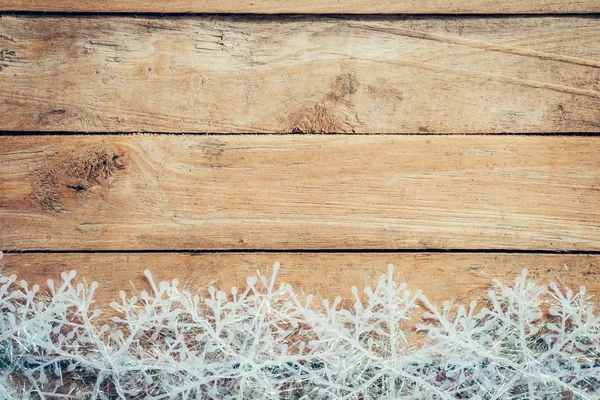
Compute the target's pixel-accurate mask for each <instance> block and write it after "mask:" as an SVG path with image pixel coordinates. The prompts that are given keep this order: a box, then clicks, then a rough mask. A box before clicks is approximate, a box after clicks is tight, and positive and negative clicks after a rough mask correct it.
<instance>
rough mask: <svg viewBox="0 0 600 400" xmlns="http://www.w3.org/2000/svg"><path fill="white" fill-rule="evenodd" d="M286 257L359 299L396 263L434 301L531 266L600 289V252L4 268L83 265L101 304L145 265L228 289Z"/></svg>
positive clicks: (37, 259)
mask: <svg viewBox="0 0 600 400" xmlns="http://www.w3.org/2000/svg"><path fill="white" fill-rule="evenodd" d="M276 261H278V262H281V270H280V273H279V275H278V276H279V279H278V281H279V282H281V283H284V282H285V283H291V284H292V285H293V286H294V287H295V288H296V289H300V288H304V289H306V292H305V293H307V294H308V293H313V294H316V295H319V296H321V297H323V298H333V297H335V296H342V297H345V298H351V297H352V294H351V292H350V287H351V286H353V285H354V286H357V287H359V288H361V289H362V288H364V286H365V285H366V284H374V283H376V282H377V279H378V278H379V276H380V275H381V274H382V273H386V272H387V265H388V264H389V263H393V264H394V265H395V272H396V273H397V275H398V280H399V281H406V282H407V283H408V285H409V288H411V289H413V290H416V289H422V290H423V291H424V293H425V294H426V295H427V297H428V298H429V299H430V300H432V301H433V302H434V303H438V304H439V303H441V302H443V301H444V300H458V301H466V302H469V301H470V300H471V299H472V298H473V297H476V296H478V295H481V294H483V293H484V292H485V288H486V286H488V285H491V284H492V282H493V280H494V279H496V280H498V281H500V282H512V281H513V280H514V278H515V277H516V276H517V275H519V274H520V273H521V271H522V270H523V268H527V269H528V270H529V271H530V275H531V276H532V277H534V278H536V279H538V281H539V283H548V282H549V281H550V280H552V281H554V282H556V283H558V284H561V283H562V284H564V285H567V286H569V287H570V288H572V289H575V290H577V289H579V286H581V285H585V286H587V287H588V289H589V290H590V292H591V293H592V294H593V295H596V296H597V295H598V294H600V274H598V270H599V268H600V256H595V255H541V254H488V253H472V254H459V253H447V254H441V253H417V254H407V253H389V254H381V253H379V254H377V253H371V254H366V253H355V254H339V253H319V254H316V253H302V254H299V253H269V254H267V253H220V254H219V253H208V254H198V255H191V254H165V253H157V254H135V253H132V254H18V253H14V254H6V255H5V257H4V260H2V261H0V262H3V263H4V264H5V265H4V267H3V268H2V274H4V275H10V274H17V276H18V277H19V278H21V279H26V280H27V281H29V282H30V283H38V284H42V285H43V284H45V282H46V281H47V280H48V279H60V273H61V272H62V271H70V270H73V269H74V270H76V271H77V272H78V274H79V277H80V278H81V279H82V280H85V281H87V282H88V283H90V282H91V281H97V282H98V283H100V288H99V290H98V297H97V300H98V303H99V304H101V305H105V306H106V305H108V304H109V303H110V302H111V301H113V300H116V299H117V298H118V294H119V291H120V290H126V291H128V292H129V293H137V292H139V291H141V290H143V289H146V288H147V287H148V285H147V282H146V281H145V278H144V270H145V269H149V270H150V271H151V272H152V274H153V276H154V278H156V279H158V280H169V281H170V280H172V279H175V278H177V279H178V280H179V282H181V285H182V286H184V287H186V288H187V289H189V290H197V289H204V290H205V289H206V288H207V287H208V285H211V284H214V285H215V286H216V287H219V288H221V289H223V290H229V289H230V288H231V286H234V285H235V286H238V287H243V286H244V285H245V281H246V277H248V276H254V275H255V274H256V273H257V271H259V272H260V273H261V274H263V275H265V276H270V274H269V271H272V266H273V263H274V262H276Z"/></svg>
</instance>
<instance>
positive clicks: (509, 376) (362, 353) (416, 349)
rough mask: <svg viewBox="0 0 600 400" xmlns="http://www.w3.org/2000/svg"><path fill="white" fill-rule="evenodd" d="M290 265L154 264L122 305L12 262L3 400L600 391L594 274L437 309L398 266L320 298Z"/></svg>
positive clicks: (2, 330)
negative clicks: (210, 274) (198, 272)
mask: <svg viewBox="0 0 600 400" xmlns="http://www.w3.org/2000/svg"><path fill="white" fill-rule="evenodd" d="M278 268H279V265H278V264H275V267H274V269H273V272H272V275H271V277H269V278H266V277H264V276H257V277H249V278H248V279H247V284H246V287H244V288H239V289H238V288H235V287H234V288H232V289H231V291H229V292H227V293H226V292H223V291H220V290H218V289H216V288H213V287H210V288H208V291H207V292H206V294H205V295H202V296H201V295H198V294H195V293H192V292H189V291H187V290H183V289H180V288H179V284H178V282H177V281H176V280H173V281H172V282H160V283H158V282H155V281H154V279H153V278H152V276H151V274H150V273H149V272H148V271H146V277H147V279H148V282H149V284H150V290H149V291H148V292H145V291H144V292H141V293H140V295H139V297H137V296H133V297H130V296H127V295H126V293H124V292H121V296H120V299H119V300H118V301H116V302H114V303H112V307H113V308H114V309H115V311H116V313H114V315H117V316H116V317H112V319H109V318H108V317H107V316H103V315H100V312H99V311H98V310H97V309H95V308H94V302H93V298H94V292H95V290H96V289H97V284H95V283H93V284H92V285H90V286H85V285H83V284H81V283H77V282H76V280H75V272H70V273H63V274H62V277H61V282H52V281H48V285H47V286H48V287H47V288H45V289H41V288H39V287H38V286H37V285H36V286H28V285H27V283H26V282H24V281H19V280H17V278H16V277H15V276H0V399H4V398H6V399H21V398H22V399H46V398H73V399H146V398H150V399H198V398H201V399H229V398H240V399H241V398H261V399H296V398H305V399H375V398H377V399H379V398H386V399H397V398H410V399H565V398H567V399H571V398H572V399H598V398H599V397H600V357H599V354H600V316H599V315H598V312H597V309H595V308H594V306H593V305H592V303H591V302H590V301H589V298H588V296H587V295H586V292H585V289H584V288H581V289H580V290H579V291H577V292H573V291H571V290H569V289H562V288H559V287H557V286H556V285H554V284H550V286H549V288H546V287H543V286H538V285H537V284H535V283H534V282H533V281H531V280H529V279H528V278H527V273H526V271H524V272H523V274H522V276H520V277H519V278H517V279H516V281H515V282H514V284H513V285H512V286H506V285H503V284H500V283H496V284H495V286H494V287H493V289H492V290H490V291H489V292H488V293H487V295H486V296H485V297H484V302H483V303H481V304H476V303H475V302H472V303H471V304H469V305H468V306H464V305H453V304H451V303H445V304H443V306H442V307H437V306H435V305H433V304H431V303H430V302H429V301H428V300H427V298H426V297H425V296H424V295H423V294H422V293H421V292H420V291H418V290H416V291H411V290H409V289H408V288H407V286H406V284H404V283H398V282H397V281H396V280H395V279H394V274H393V267H392V266H390V268H389V271H388V273H387V274H385V275H383V276H382V277H381V278H380V279H379V281H378V282H377V283H376V285H375V286H374V287H373V288H371V287H366V288H365V289H364V290H363V291H362V293H359V291H358V289H357V288H352V291H351V295H352V298H353V300H352V301H351V302H348V301H342V299H340V298H336V299H334V300H333V301H328V300H324V301H322V302H317V301H316V300H315V299H314V298H313V296H310V295H309V296H304V295H302V296H301V295H300V294H299V293H298V292H296V291H294V289H293V288H292V287H291V286H289V285H278V284H277V282H276V276H277V270H278ZM418 321H421V323H419V324H416V325H415V323H416V322H418ZM415 326H416V327H417V329H418V330H417V331H415Z"/></svg>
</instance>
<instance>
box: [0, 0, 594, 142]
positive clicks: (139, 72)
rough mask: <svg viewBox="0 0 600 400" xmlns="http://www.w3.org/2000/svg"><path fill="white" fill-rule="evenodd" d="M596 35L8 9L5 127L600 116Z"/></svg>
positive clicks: (537, 120) (582, 26)
mask: <svg viewBox="0 0 600 400" xmlns="http://www.w3.org/2000/svg"><path fill="white" fill-rule="evenodd" d="M135 3H137V2H135ZM420 3H422V4H427V3H430V2H420ZM434 3H438V4H439V2H434ZM447 3H456V4H459V3H461V2H458V1H456V2H447ZM510 3H511V5H508V6H507V7H508V8H510V7H513V6H516V5H517V4H519V3H528V4H531V2H510ZM563 3H564V4H571V5H575V4H578V3H577V2H563ZM86 4H90V5H94V4H102V3H101V2H97V1H92V2H86ZM104 4H108V3H104ZM137 4H141V2H139V3H137ZM163 4H172V3H169V2H164V3H163ZM290 4H291V3H290ZM471 4H473V2H471ZM494 4H497V5H498V6H502V7H505V6H506V4H507V3H505V2H504V3H503V2H494ZM555 4H559V3H555ZM598 37H600V24H599V23H598V19H597V18H595V17H589V18H588V17H553V18H547V17H536V18H522V17H519V18H457V17H447V18H440V17H436V18H415V19H410V18H409V19H403V18H398V17H385V18H378V19H377V18H364V17H363V18H344V19H338V18H324V17H299V18H295V17H286V18H282V17H272V18H266V19H265V18H259V17H242V18H239V17H238V18H236V17H224V16H219V17H202V16H194V17H161V18H145V17H144V18H129V17H106V16H102V17H89V16H72V17H60V18H58V17H30V16H17V17H15V16H3V17H2V18H1V19H0V50H1V51H0V115H2V116H3V117H2V118H0V130H17V131H21V130H34V131H101V132H115V131H116V132H133V131H154V132H181V131H188V132H220V133H222V132H225V133H227V132H230V133H235V132H304V133H306V132H346V133H351V132H357V133H489V132H491V133H497V132H538V133H543V132H584V131H585V132H600V111H599V110H600V40H598ZM7 116H10V117H7Z"/></svg>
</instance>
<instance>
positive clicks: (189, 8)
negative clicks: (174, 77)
mask: <svg viewBox="0 0 600 400" xmlns="http://www.w3.org/2000/svg"><path fill="white" fill-rule="evenodd" d="M0 10H2V11H5V10H11V11H61V12H64V11H66V12H160V13H189V12H194V13H265V14H277V13H307V14H319V13H325V14H328V13H332V14H366V13H374V14H398V13H403V14H404V13H408V14H440V13H453V14H455V13H469V14H492V13H494V14H496V13H497V14H515V13H531V14H538V13H540V14H542V13H543V14H545V13H585V12H600V4H598V1H596V0H569V1H565V0H527V1H506V2H500V1H492V0H461V1H448V0H429V1H419V0H366V1H365V0H335V1H334V0H326V1H323V0H320V1H317V0H293V1H292V0H285V1H282V0H168V1H165V0H95V1H89V0H0Z"/></svg>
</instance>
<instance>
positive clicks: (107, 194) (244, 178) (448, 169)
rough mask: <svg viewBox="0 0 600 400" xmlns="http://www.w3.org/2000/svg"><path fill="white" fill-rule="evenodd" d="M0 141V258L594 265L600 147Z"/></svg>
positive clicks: (497, 140)
mask: <svg viewBox="0 0 600 400" xmlns="http://www.w3.org/2000/svg"><path fill="white" fill-rule="evenodd" d="M1 139H2V141H1V142H0V193H2V196H0V243H2V247H3V250H13V249H17V250H18V249H21V250H26V249H30V250H35V249H49V250H142V249H147V250H152V249H154V250H157V249H158V250H161V249H206V250H218V249H284V250H289V249H406V248H408V249H411V248H414V249H432V248H445V249H462V248H465V249H525V250H527V249H529V250H537V249H548V250H594V251H597V250H600V208H599V207H598V204H600V137H559V136H478V135H472V136H458V135H457V136H453V135H448V136H427V135H426V136H419V135H411V136H402V135H386V136H368V135H362V136H354V135H279V136H274V135H228V136H225V135H220V136H202V135H195V136H194V135H177V136H173V135H132V136H129V135H127V136H123V135H117V136H103V135H92V136H83V137H77V136H5V137H2V138H1Z"/></svg>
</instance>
